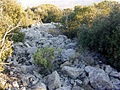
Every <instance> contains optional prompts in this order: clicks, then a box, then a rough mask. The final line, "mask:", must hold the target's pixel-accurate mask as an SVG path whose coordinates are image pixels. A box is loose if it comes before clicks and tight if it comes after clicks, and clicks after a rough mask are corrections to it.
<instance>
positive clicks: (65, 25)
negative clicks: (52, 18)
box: [60, 1, 118, 38]
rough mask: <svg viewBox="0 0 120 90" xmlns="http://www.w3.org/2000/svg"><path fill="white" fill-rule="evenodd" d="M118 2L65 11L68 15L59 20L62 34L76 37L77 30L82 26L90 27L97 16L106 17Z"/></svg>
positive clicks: (106, 2)
mask: <svg viewBox="0 0 120 90" xmlns="http://www.w3.org/2000/svg"><path fill="white" fill-rule="evenodd" d="M117 4H118V2H114V1H103V2H100V3H98V4H94V5H93V6H75V7H74V10H73V11H72V10H69V9H68V10H66V11H68V13H67V14H66V13H65V14H64V15H63V17H62V18H61V20H60V21H61V24H62V27H60V28H61V29H62V33H63V34H65V35H67V36H68V37H70V38H73V37H76V36H77V32H78V30H79V28H82V26H83V25H88V26H90V27H91V26H92V25H93V21H94V19H96V18H97V17H99V16H101V15H102V16H105V17H107V16H108V15H109V13H110V12H111V11H112V8H113V7H114V6H116V5H117Z"/></svg>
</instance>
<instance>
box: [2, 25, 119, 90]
mask: <svg viewBox="0 0 120 90" xmlns="http://www.w3.org/2000/svg"><path fill="white" fill-rule="evenodd" d="M47 26H48V27H53V26H51V24H48V25H47ZM48 27H46V25H41V26H33V27H31V28H27V29H23V30H22V31H23V32H25V34H26V37H25V41H24V43H15V44H14V45H13V46H14V47H13V48H14V52H13V55H12V57H10V58H8V59H7V60H6V62H9V63H11V64H10V65H8V66H4V67H5V68H6V70H7V73H8V75H9V76H10V77H16V78H18V80H13V81H11V85H12V86H11V87H10V88H11V89H12V90H14V89H15V90H16V89H17V90H18V89H20V90H105V89H108V90H111V89H113V90H115V89H117V90H119V89H120V72H117V71H116V70H115V69H113V68H112V67H111V66H109V65H104V64H102V63H100V62H98V61H99V60H98V59H99V57H98V55H97V54H94V53H88V52H84V53H79V50H77V46H76V44H77V41H76V40H71V39H68V38H67V37H66V36H64V35H58V36H56V37H54V36H53V35H51V34H50V33H49V32H48V30H49V29H48ZM46 46H47V47H51V46H54V47H55V48H56V51H57V48H61V49H62V52H61V54H60V55H59V57H57V58H56V59H55V62H56V65H55V68H54V71H53V72H52V73H51V74H49V75H47V76H45V75H44V74H41V72H40V68H39V67H37V66H36V65H35V64H34V63H33V61H34V60H33V57H32V55H33V54H34V53H35V52H36V50H37V49H40V48H43V47H46ZM0 80H1V79H0Z"/></svg>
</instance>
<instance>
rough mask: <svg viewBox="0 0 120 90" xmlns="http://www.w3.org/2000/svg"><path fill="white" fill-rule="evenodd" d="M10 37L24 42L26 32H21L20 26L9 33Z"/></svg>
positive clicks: (14, 40) (15, 40)
mask: <svg viewBox="0 0 120 90" xmlns="http://www.w3.org/2000/svg"><path fill="white" fill-rule="evenodd" d="M9 39H11V40H12V41H13V42H14V43H15V42H24V40H25V33H24V32H21V30H20V28H17V29H16V30H14V31H12V32H11V33H10V35H9Z"/></svg>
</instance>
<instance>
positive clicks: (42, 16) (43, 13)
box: [25, 4, 62, 23]
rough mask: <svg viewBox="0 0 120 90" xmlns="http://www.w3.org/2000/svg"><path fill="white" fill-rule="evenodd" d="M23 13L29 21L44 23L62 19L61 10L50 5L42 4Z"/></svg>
mask: <svg viewBox="0 0 120 90" xmlns="http://www.w3.org/2000/svg"><path fill="white" fill-rule="evenodd" d="M25 11H26V12H27V14H28V17H29V18H30V19H32V20H36V21H38V22H44V23H50V22H58V21H59V20H60V18H61V17H62V10H60V9H59V8H58V7H57V6H55V5H52V4H42V5H40V6H38V7H32V8H29V7H28V8H27V9H26V10H25Z"/></svg>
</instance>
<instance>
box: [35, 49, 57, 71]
mask: <svg viewBox="0 0 120 90" xmlns="http://www.w3.org/2000/svg"><path fill="white" fill-rule="evenodd" d="M54 52H55V48H54V47H51V48H48V47H44V48H42V49H38V50H37V52H36V53H35V54H34V55H33V58H34V63H35V64H37V65H38V66H40V67H41V69H42V70H45V69H49V70H51V69H52V67H53V60H54V58H55V53H54Z"/></svg>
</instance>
